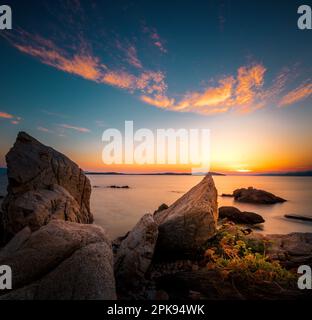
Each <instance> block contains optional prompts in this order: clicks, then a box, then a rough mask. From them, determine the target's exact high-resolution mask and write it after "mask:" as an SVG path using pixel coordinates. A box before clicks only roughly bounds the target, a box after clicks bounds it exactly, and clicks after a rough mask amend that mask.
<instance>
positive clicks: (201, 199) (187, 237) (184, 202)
mask: <svg viewBox="0 0 312 320" xmlns="http://www.w3.org/2000/svg"><path fill="white" fill-rule="evenodd" d="M154 217H155V220H156V222H157V223H158V224H159V235H158V240H157V245H156V254H157V257H162V256H163V257H165V256H167V257H169V258H173V257H175V256H181V255H182V256H185V255H193V254H194V253H195V252H197V251H198V249H200V247H201V246H202V245H203V244H204V243H205V242H206V241H207V240H208V239H210V238H211V237H212V236H214V235H215V233H216V223H217V220H218V204H217V190H216V188H215V185H214V182H213V179H212V177H211V176H210V175H207V176H206V177H205V178H204V179H203V180H202V181H201V182H200V183H199V184H198V185H196V186H195V187H193V188H192V189H191V190H190V191H189V192H187V193H186V194H185V195H183V196H182V197H181V198H180V199H178V200H177V201H176V202H175V203H174V204H172V205H171V206H170V207H169V208H168V209H166V210H162V211H160V212H157V213H156V214H155V216H154Z"/></svg>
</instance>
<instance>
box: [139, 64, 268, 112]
mask: <svg viewBox="0 0 312 320" xmlns="http://www.w3.org/2000/svg"><path fill="white" fill-rule="evenodd" d="M265 71H266V69H265V68H264V67H263V66H262V65H261V64H255V65H252V66H249V67H246V66H244V67H240V68H239V69H238V70H237V76H236V77H233V76H228V77H225V78H223V79H221V80H219V82H218V85H217V86H214V87H208V88H206V89H205V90H204V91H203V92H190V93H188V94H186V95H185V96H184V98H183V99H182V100H181V101H180V102H178V103H177V104H173V103H168V101H170V102H172V100H169V99H168V98H167V100H168V101H164V103H162V102H163V101H158V99H157V100H156V101H153V99H152V98H150V99H146V98H144V99H142V98H141V100H142V101H145V102H147V103H150V104H153V105H155V106H160V107H162V108H164V107H165V108H168V109H170V110H173V111H180V112H197V113H200V114H204V115H209V114H217V113H224V112H227V111H229V110H230V109H232V108H235V109H237V110H239V111H244V112H247V111H251V110H255V109H257V108H260V107H262V106H263V102H261V101H259V100H260V98H261V95H263V93H264V91H263V90H262V86H263V83H264V74H265ZM152 102H153V103H152Z"/></svg>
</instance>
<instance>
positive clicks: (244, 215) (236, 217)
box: [219, 207, 265, 224]
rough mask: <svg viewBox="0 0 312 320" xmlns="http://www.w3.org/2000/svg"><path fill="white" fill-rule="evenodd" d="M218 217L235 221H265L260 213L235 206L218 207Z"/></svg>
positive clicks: (248, 222)
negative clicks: (241, 209) (242, 209)
mask: <svg viewBox="0 0 312 320" xmlns="http://www.w3.org/2000/svg"><path fill="white" fill-rule="evenodd" d="M219 218H221V219H224V218H227V219H228V220H230V221H233V222H235V223H242V224H258V223H263V222H265V221H264V219H263V218H262V216H260V214H257V213H254V212H247V211H243V212H242V211H240V210H239V209H237V208H235V207H220V208H219Z"/></svg>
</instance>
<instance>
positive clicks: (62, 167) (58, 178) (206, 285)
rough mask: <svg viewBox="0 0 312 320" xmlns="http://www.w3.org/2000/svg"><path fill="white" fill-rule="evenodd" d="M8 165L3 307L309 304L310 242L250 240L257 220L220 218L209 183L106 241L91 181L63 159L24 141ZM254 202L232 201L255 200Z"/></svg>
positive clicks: (2, 219) (295, 237)
mask: <svg viewBox="0 0 312 320" xmlns="http://www.w3.org/2000/svg"><path fill="white" fill-rule="evenodd" d="M6 160H7V167H8V171H7V174H8V181H9V185H8V194H7V195H6V197H5V199H4V201H3V204H2V211H1V213H0V235H1V249H0V265H3V264H6V265H9V266H11V268H12V275H13V290H10V291H6V292H0V299H2V300H14V299H19V300H34V299H62V300H73V299H74V300H83V299H98V300H114V299H125V300H131V299H143V300H153V299H156V300H164V299H183V300H185V299H193V300H196V299H213V300H224V299H231V300H233V299H238V300H245V299H300V298H306V297H307V296H308V295H309V294H311V293H310V292H308V291H309V290H305V291H302V290H299V289H298V287H297V279H298V274H297V267H298V266H299V265H302V264H308V265H311V263H312V233H292V234H288V235H267V236H264V235H261V234H257V233H254V232H253V231H252V230H251V229H250V228H247V227H245V226H244V224H252V223H263V222H264V221H263V219H262V217H261V216H258V215H256V214H255V213H250V212H249V213H246V212H245V213H244V212H240V211H239V210H238V209H236V208H233V207H223V208H220V209H219V210H218V204H217V190H216V188H215V185H214V181H213V178H212V177H211V175H207V176H206V177H204V178H203V180H202V181H201V182H200V183H199V184H198V185H196V186H195V187H193V188H192V189H191V190H190V191H188V192H187V193H186V194H184V195H183V196H182V197H181V198H180V199H178V200H177V201H176V202H175V203H174V204H172V205H171V206H167V205H165V204H163V205H161V206H160V207H159V208H158V209H157V210H156V211H155V212H154V213H153V214H151V213H147V214H145V215H144V216H143V217H142V218H141V219H140V221H138V223H137V224H136V226H135V227H134V228H133V229H132V230H130V231H129V232H128V233H127V234H126V235H125V236H123V237H120V238H118V239H115V240H114V241H111V240H110V239H109V238H108V236H107V234H106V232H105V231H104V229H103V228H101V227H99V226H96V225H94V224H93V216H92V213H91V212H90V194H91V185H90V182H89V180H88V178H87V177H86V176H85V174H84V173H83V171H82V170H81V169H80V168H79V167H78V166H77V165H76V164H75V163H74V162H72V161H71V160H70V159H68V158H67V157H66V156H65V155H63V154H61V153H59V152H57V151H55V150H54V149H52V148H50V147H46V146H44V145H43V144H41V143H40V142H39V141H37V140H36V139H34V138H33V137H31V136H29V135H28V134H26V133H24V132H21V133H19V135H18V137H17V140H16V142H15V144H14V146H13V148H12V149H11V150H10V151H9V153H8V154H7V157H6ZM246 190H247V191H246ZM250 193H251V190H249V191H248V189H245V191H240V192H239V193H238V192H236V195H237V197H238V199H240V200H247V201H250V199H251V200H252V201H255V199H258V198H259V194H258V195H257V196H256V197H254V196H250ZM252 193H254V191H252ZM234 196H235V193H234ZM266 197H267V198H266V199H269V200H265V202H266V203H268V202H271V200H270V199H271V196H270V195H267V194H266ZM280 201H282V200H280ZM236 223H239V224H236ZM310 291H311V290H310Z"/></svg>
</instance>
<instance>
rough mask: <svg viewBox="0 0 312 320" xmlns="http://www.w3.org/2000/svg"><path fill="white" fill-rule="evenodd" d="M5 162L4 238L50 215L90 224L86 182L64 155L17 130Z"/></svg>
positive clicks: (89, 191) (91, 218)
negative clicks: (6, 181) (6, 190)
mask: <svg viewBox="0 0 312 320" xmlns="http://www.w3.org/2000/svg"><path fill="white" fill-rule="evenodd" d="M6 161H7V167H8V171H7V173H8V182H9V184H8V195H7V196H6V198H5V199H4V201H3V204H2V209H3V229H4V231H5V233H6V235H5V237H6V238H10V237H12V236H13V235H14V234H16V233H17V232H18V231H20V230H21V229H23V228H24V227H25V226H29V227H30V228H31V229H32V230H33V231H34V230H37V229H38V228H39V227H41V226H43V225H45V224H47V223H48V222H49V221H50V220H51V219H53V218H57V219H63V220H68V221H74V222H80V223H92V221H93V216H92V214H91V212H90V194H91V185H90V182H89V180H88V178H87V177H86V176H85V175H84V173H83V172H82V170H81V169H80V168H79V167H78V166H77V165H76V164H75V163H74V162H72V161H71V160H70V159H68V158H67V157H66V156H65V155H63V154H61V153H59V152H57V151H55V150H54V149H52V148H50V147H47V146H44V145H43V144H41V143H40V142H39V141H37V140H36V139H34V138H32V137H31V136H29V135H28V134H26V133H24V132H21V133H19V134H18V137H17V139H16V142H15V144H14V146H13V148H12V149H11V150H10V151H9V153H8V154H7V156H6Z"/></svg>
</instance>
